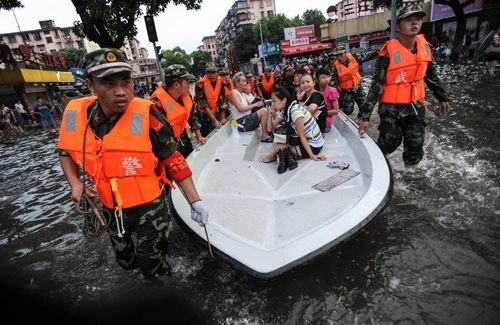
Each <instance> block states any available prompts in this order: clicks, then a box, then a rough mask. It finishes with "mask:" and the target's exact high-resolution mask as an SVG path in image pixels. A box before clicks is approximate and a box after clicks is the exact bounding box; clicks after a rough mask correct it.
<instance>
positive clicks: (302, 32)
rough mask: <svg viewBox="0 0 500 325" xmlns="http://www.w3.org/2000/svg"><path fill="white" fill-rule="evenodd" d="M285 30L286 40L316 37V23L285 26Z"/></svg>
mask: <svg viewBox="0 0 500 325" xmlns="http://www.w3.org/2000/svg"><path fill="white" fill-rule="evenodd" d="M284 32H285V39H286V40H294V39H299V38H306V37H307V38H309V37H315V34H314V25H306V26H299V27H290V28H285V29H284Z"/></svg>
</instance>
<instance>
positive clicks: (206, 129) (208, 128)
mask: <svg viewBox="0 0 500 325" xmlns="http://www.w3.org/2000/svg"><path fill="white" fill-rule="evenodd" d="M224 111H225V112H226V115H225V116H226V119H227V117H228V116H229V114H230V112H229V110H224ZM215 118H216V119H217V120H219V121H220V119H221V111H218V112H217V113H215ZM200 124H201V127H200V132H201V135H202V136H204V137H206V136H207V135H208V134H209V133H210V132H212V130H213V129H215V126H214V124H213V123H212V120H211V119H210V117H208V115H207V114H205V113H203V112H200Z"/></svg>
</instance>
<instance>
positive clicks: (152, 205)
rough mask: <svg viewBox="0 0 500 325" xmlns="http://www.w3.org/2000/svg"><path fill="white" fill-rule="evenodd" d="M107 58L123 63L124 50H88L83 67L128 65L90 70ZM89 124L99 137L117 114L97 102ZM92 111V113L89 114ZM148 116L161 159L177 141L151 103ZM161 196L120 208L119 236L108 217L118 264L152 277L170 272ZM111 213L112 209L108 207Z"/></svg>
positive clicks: (106, 72) (64, 154) (102, 74)
mask: <svg viewBox="0 0 500 325" xmlns="http://www.w3.org/2000/svg"><path fill="white" fill-rule="evenodd" d="M109 58H113V59H114V61H113V62H116V63H121V62H123V63H126V62H127V58H126V56H125V54H124V53H123V52H122V51H120V50H117V49H109V48H103V49H99V50H97V51H94V52H91V53H88V54H87V55H86V57H85V60H84V67H86V68H87V71H88V73H90V74H91V76H92V77H94V78H103V77H105V76H109V75H112V74H115V73H119V72H123V71H128V72H131V71H132V69H131V68H125V65H123V66H121V67H120V66H116V67H113V68H108V69H105V70H99V71H98V72H96V73H95V74H94V73H92V71H93V69H92V67H98V66H99V65H103V64H106V63H107V62H108V60H109ZM87 112H88V114H89V121H90V123H89V126H90V128H91V130H92V131H93V133H94V134H95V135H96V136H97V137H99V138H101V139H102V138H103V137H104V136H105V135H106V134H107V133H109V132H110V130H111V129H112V128H113V127H114V126H115V125H116V123H117V122H118V121H119V119H120V117H121V114H120V115H118V116H114V117H112V118H108V117H107V116H106V114H104V112H103V110H102V108H101V106H100V105H99V102H98V101H96V103H95V104H94V105H92V106H91V107H88V109H87ZM90 114H92V115H90ZM149 114H150V119H151V118H154V119H156V120H157V121H158V122H159V123H160V125H161V128H159V129H157V131H155V130H154V129H152V128H150V130H149V136H150V140H151V144H152V147H153V153H154V154H155V156H156V157H157V158H158V160H159V161H162V160H164V159H166V158H167V157H169V156H170V155H172V154H173V153H175V152H176V151H177V141H176V139H175V138H174V136H173V130H172V128H171V126H170V124H169V123H168V122H167V121H166V119H165V118H164V117H163V116H162V115H161V114H159V113H158V112H157V111H156V109H155V108H154V106H153V105H151V109H150V112H149ZM58 152H59V155H60V156H62V157H68V156H69V154H68V153H67V152H66V151H64V150H60V149H59V150H58ZM162 200H164V198H163V197H162V196H160V197H159V198H157V199H155V200H153V201H151V202H149V203H146V204H143V205H140V206H136V207H131V208H127V209H123V222H124V228H125V234H124V237H123V238H120V237H118V234H117V225H116V223H115V218H111V220H109V227H108V234H109V236H110V239H111V243H112V246H113V249H114V251H115V256H116V259H117V261H118V264H119V265H120V266H121V267H123V268H125V269H127V270H128V269H134V268H139V269H140V270H141V271H142V273H143V274H144V277H145V278H146V279H148V280H154V279H155V278H156V277H158V276H162V275H165V274H167V275H168V274H169V273H170V266H169V263H168V260H167V254H166V253H167V251H166V250H167V241H168V230H169V228H170V223H171V216H169V215H167V213H166V209H165V206H164V203H163V202H162ZM108 211H109V212H110V213H111V216H112V215H113V214H114V211H111V210H110V209H108Z"/></svg>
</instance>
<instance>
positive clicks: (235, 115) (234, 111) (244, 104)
mask: <svg viewBox="0 0 500 325" xmlns="http://www.w3.org/2000/svg"><path fill="white" fill-rule="evenodd" d="M232 93H235V94H236V95H238V96H237V97H239V99H240V103H241V107H247V106H248V103H247V101H246V99H245V97H244V96H243V95H242V94H241V93H240V92H239V91H237V90H236V89H233V91H232V92H231V94H232ZM229 110H230V111H231V116H232V118H234V119H239V118H242V117H243V116H247V115H249V114H250V113H251V112H252V111H251V110H248V111H245V112H243V113H241V112H240V111H238V109H237V108H236V106H234V105H233V104H232V103H229Z"/></svg>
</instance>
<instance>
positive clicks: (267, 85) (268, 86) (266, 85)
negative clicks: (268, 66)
mask: <svg viewBox="0 0 500 325" xmlns="http://www.w3.org/2000/svg"><path fill="white" fill-rule="evenodd" d="M274 76H275V74H274V72H271V75H270V76H269V80H268V79H267V78H266V75H265V74H264V73H261V74H260V79H261V80H262V90H263V91H264V92H265V93H266V94H270V93H272V92H273V88H274Z"/></svg>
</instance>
